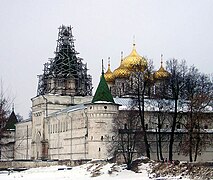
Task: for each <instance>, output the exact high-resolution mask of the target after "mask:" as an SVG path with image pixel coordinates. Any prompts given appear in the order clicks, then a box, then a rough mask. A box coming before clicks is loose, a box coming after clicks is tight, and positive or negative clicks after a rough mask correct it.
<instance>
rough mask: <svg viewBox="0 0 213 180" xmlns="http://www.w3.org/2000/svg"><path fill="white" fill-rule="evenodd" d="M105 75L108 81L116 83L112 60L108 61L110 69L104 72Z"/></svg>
mask: <svg viewBox="0 0 213 180" xmlns="http://www.w3.org/2000/svg"><path fill="white" fill-rule="evenodd" d="M104 77H105V80H106V82H107V83H114V81H115V78H114V75H113V73H112V71H111V69H110V61H109V62H108V69H107V72H105V73H104Z"/></svg>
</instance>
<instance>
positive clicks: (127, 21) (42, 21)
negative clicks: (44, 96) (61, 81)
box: [0, 0, 213, 117]
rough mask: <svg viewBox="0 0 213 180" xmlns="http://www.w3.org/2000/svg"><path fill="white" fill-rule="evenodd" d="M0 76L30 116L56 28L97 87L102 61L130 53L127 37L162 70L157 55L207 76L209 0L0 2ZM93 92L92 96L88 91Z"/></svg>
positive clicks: (211, 41) (212, 11)
mask: <svg viewBox="0 0 213 180" xmlns="http://www.w3.org/2000/svg"><path fill="white" fill-rule="evenodd" d="M0 3H1V6H0V25H1V28H0V78H1V79H2V80H3V82H4V86H5V88H8V89H9V92H8V93H9V94H10V95H12V96H14V97H15V108H16V112H19V113H20V114H21V115H24V116H25V117H27V116H28V112H29V110H30V106H31V101H30V98H32V97H34V96H35V95H36V90H37V83H38V79H37V75H38V74H41V73H42V70H43V64H44V63H45V62H47V60H48V58H51V57H54V51H55V48H56V39H57V33H58V29H57V28H58V27H59V26H60V25H61V24H64V25H71V26H73V35H74V37H75V39H76V41H75V46H76V50H77V51H78V52H79V53H80V55H79V56H80V57H82V58H84V62H87V64H88V68H89V69H90V70H89V73H90V74H91V75H92V77H93V86H94V87H95V88H96V87H97V83H98V81H99V77H100V73H101V59H102V58H103V59H104V60H105V67H106V65H107V57H109V56H110V57H111V68H112V70H114V69H115V68H117V67H118V66H119V63H120V52H121V51H124V56H126V55H128V54H129V53H130V51H131V49H132V42H133V36H135V37H136V38H135V39H136V40H135V41H136V48H137V51H138V53H139V54H140V55H142V56H146V57H148V58H149V59H152V60H153V61H154V65H155V68H156V69H158V68H159V65H160V54H163V55H164V60H167V59H169V58H173V57H175V58H177V59H186V61H187V64H188V65H192V64H194V65H195V66H196V67H198V68H199V69H200V71H202V72H206V73H212V62H211V60H212V55H213V51H212V50H213V23H212V20H213V0H107V1H103V0H76V1H74V0H13V1H12V0H0ZM93 93H94V91H93Z"/></svg>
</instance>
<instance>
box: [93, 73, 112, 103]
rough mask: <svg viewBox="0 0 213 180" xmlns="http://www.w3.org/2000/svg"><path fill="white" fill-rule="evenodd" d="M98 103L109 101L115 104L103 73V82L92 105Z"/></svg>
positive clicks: (101, 81) (100, 83)
mask: <svg viewBox="0 0 213 180" xmlns="http://www.w3.org/2000/svg"><path fill="white" fill-rule="evenodd" d="M97 101H107V102H111V103H115V102H114V100H113V97H112V94H111V92H110V90H109V87H108V85H107V82H106V80H105V78H104V73H103V72H102V75H101V80H100V82H99V85H98V88H97V90H96V92H95V95H94V97H93V99H92V103H94V102H97Z"/></svg>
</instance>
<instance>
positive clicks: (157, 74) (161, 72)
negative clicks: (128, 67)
mask: <svg viewBox="0 0 213 180" xmlns="http://www.w3.org/2000/svg"><path fill="white" fill-rule="evenodd" d="M162 57H163V56H162V55H161V66H160V69H159V70H158V71H156V72H155V73H154V78H155V79H157V80H160V79H165V78H168V77H169V76H170V73H169V72H168V71H166V70H165V69H164V67H163V61H162Z"/></svg>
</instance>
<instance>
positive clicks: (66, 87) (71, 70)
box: [37, 25, 92, 96]
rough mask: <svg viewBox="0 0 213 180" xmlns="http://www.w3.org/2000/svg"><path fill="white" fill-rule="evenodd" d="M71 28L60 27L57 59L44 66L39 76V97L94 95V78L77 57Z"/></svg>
mask: <svg viewBox="0 0 213 180" xmlns="http://www.w3.org/2000/svg"><path fill="white" fill-rule="evenodd" d="M74 41H75V39H74V38H73V35H72V27H71V26H64V25H62V26H60V27H59V33H58V40H57V47H56V51H55V57H54V58H51V59H49V61H48V62H47V63H45V64H44V70H43V74H42V75H38V78H39V80H38V90H37V95H44V94H59V95H70V96H87V95H92V77H91V75H88V74H87V71H88V69H87V64H86V63H85V64H84V63H83V62H82V61H83V59H82V58H80V57H77V55H78V54H79V53H77V52H76V50H75V46H74Z"/></svg>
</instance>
